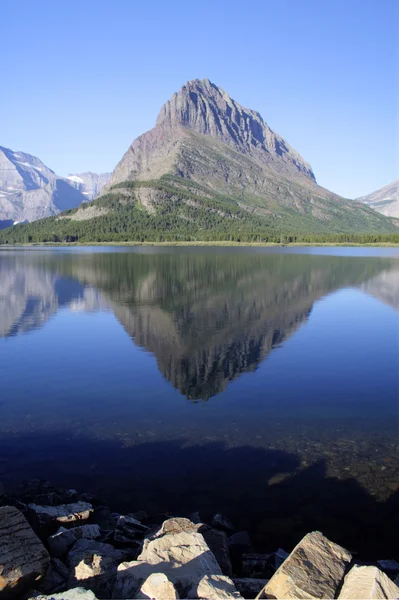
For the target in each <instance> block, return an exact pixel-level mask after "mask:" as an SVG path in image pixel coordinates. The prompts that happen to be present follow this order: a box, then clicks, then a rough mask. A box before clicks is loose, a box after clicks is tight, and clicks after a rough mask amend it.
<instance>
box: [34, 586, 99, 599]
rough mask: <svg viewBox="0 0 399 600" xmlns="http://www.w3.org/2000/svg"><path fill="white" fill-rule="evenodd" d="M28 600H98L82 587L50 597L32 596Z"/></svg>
mask: <svg viewBox="0 0 399 600" xmlns="http://www.w3.org/2000/svg"><path fill="white" fill-rule="evenodd" d="M28 600H97V598H96V596H95V595H94V594H93V592H91V591H90V590H85V589H84V588H82V587H77V588H73V589H71V590H67V591H65V592H60V593H59V594H51V595H50V596H43V595H40V594H39V595H38V596H32V597H31V598H29V599H28Z"/></svg>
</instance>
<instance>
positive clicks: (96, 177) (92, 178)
mask: <svg viewBox="0 0 399 600" xmlns="http://www.w3.org/2000/svg"><path fill="white" fill-rule="evenodd" d="M111 175H112V173H100V174H99V173H92V172H91V171H88V172H87V173H78V174H69V175H68V177H67V179H68V181H69V183H70V184H71V185H73V186H74V187H76V189H77V190H79V192H81V193H82V194H83V195H84V196H86V200H88V201H90V200H93V199H94V198H96V197H97V196H98V195H99V193H100V191H101V190H102V188H103V187H104V186H105V185H106V184H107V183H109V181H110V179H111Z"/></svg>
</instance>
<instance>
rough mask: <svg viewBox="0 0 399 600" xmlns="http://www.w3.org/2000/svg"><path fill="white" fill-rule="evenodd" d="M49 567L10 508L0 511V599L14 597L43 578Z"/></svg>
mask: <svg viewBox="0 0 399 600" xmlns="http://www.w3.org/2000/svg"><path fill="white" fill-rule="evenodd" d="M49 564H50V557H49V555H48V552H47V550H46V549H45V547H44V546H43V544H42V543H41V541H40V540H39V538H38V537H37V535H36V534H35V532H34V531H33V529H32V528H31V526H30V525H29V523H28V522H27V520H26V519H25V517H24V515H23V514H22V513H21V512H20V511H19V510H18V509H17V508H15V507H13V506H4V507H2V508H0V595H1V597H2V598H3V597H4V598H7V597H12V596H16V595H18V594H20V593H21V591H23V590H24V589H26V588H28V587H29V586H30V585H31V584H32V583H33V582H34V581H35V580H37V579H40V578H41V577H42V576H43V575H45V573H46V571H47V569H48V567H49Z"/></svg>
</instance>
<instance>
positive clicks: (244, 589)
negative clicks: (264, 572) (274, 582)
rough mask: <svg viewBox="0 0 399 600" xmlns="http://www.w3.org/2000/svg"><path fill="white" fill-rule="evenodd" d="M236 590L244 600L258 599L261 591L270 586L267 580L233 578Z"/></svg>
mask: <svg viewBox="0 0 399 600" xmlns="http://www.w3.org/2000/svg"><path fill="white" fill-rule="evenodd" d="M233 583H234V585H235V586H236V589H237V591H238V592H240V594H241V595H242V596H244V598H256V596H257V595H258V594H259V592H260V591H261V590H263V588H264V587H265V585H267V584H268V580H267V579H259V578H258V577H233Z"/></svg>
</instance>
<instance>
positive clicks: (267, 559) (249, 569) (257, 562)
mask: <svg viewBox="0 0 399 600" xmlns="http://www.w3.org/2000/svg"><path fill="white" fill-rule="evenodd" d="M272 560H273V554H259V553H254V552H251V553H247V554H243V555H242V572H243V573H244V575H249V576H250V577H251V576H253V575H254V574H255V573H265V572H269V571H270V566H271V562H272Z"/></svg>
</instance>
